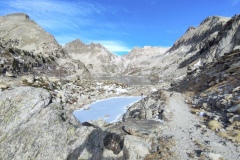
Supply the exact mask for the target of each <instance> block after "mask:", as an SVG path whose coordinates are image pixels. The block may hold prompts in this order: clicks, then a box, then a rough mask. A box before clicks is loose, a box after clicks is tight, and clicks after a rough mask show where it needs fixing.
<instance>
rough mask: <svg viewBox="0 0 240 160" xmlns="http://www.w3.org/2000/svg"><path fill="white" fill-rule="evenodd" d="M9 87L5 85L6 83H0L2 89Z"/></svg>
mask: <svg viewBox="0 0 240 160" xmlns="http://www.w3.org/2000/svg"><path fill="white" fill-rule="evenodd" d="M7 88H8V86H7V85H5V84H0V89H7Z"/></svg>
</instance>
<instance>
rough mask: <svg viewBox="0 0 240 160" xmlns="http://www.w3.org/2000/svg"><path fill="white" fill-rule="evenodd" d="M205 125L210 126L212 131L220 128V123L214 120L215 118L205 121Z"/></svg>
mask: <svg viewBox="0 0 240 160" xmlns="http://www.w3.org/2000/svg"><path fill="white" fill-rule="evenodd" d="M207 126H208V128H210V129H211V130H214V131H216V130H218V129H220V128H222V125H221V124H220V123H219V122H218V121H215V120H211V121H209V122H208V123H207Z"/></svg>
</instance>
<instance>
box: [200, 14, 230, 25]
mask: <svg viewBox="0 0 240 160" xmlns="http://www.w3.org/2000/svg"><path fill="white" fill-rule="evenodd" d="M228 20H230V17H222V16H209V17H207V18H206V19H204V20H203V21H202V22H201V23H200V26H202V25H211V24H213V23H217V22H219V21H228Z"/></svg>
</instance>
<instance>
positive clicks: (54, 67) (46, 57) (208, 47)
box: [0, 13, 240, 80]
mask: <svg viewBox="0 0 240 160" xmlns="http://www.w3.org/2000/svg"><path fill="white" fill-rule="evenodd" d="M237 49H240V15H235V16H234V17H232V18H227V17H219V16H211V17H208V18H206V19H205V20H203V21H202V23H201V24H200V25H199V26H198V27H196V28H195V27H189V29H188V30H187V31H186V32H185V34H184V35H183V36H182V37H180V38H179V39H178V40H177V41H176V42H175V43H174V45H173V46H172V47H170V48H162V47H151V46H146V47H144V48H138V47H135V48H133V49H132V51H130V52H129V53H128V54H127V55H124V56H122V57H120V56H117V55H115V54H113V53H111V52H110V51H109V50H107V49H106V48H105V47H104V46H102V45H101V44H99V43H97V44H95V43H91V44H84V43H83V42H82V41H81V40H79V39H77V40H74V41H72V42H69V43H67V44H66V45H65V46H61V45H59V44H58V43H57V41H56V40H55V39H54V37H53V36H52V35H51V34H49V33H47V32H46V31H45V30H44V29H42V28H41V27H40V26H39V25H38V24H37V23H35V22H34V21H33V20H31V19H30V18H29V16H28V15H26V14H23V13H14V14H10V15H6V16H2V17H0V53H1V54H0V68H1V70H2V71H3V70H4V69H5V70H7V71H8V72H12V73H13V72H14V73H16V72H19V71H16V70H17V68H16V67H23V66H24V65H26V66H28V69H26V70H23V72H24V71H29V72H30V70H31V68H34V67H35V68H38V67H43V66H45V69H43V70H42V73H45V72H46V73H50V72H52V73H54V72H55V73H56V72H60V70H64V71H63V72H64V73H66V75H79V76H82V77H89V76H118V75H134V76H149V77H150V78H151V77H154V78H155V79H157V80H158V79H171V80H174V79H175V80H176V79H181V78H183V77H184V76H185V75H186V74H187V72H189V71H191V70H194V69H196V68H198V67H200V66H202V65H205V64H206V63H209V62H212V61H214V60H215V59H216V58H218V57H221V56H223V55H224V53H228V52H230V51H233V50H237ZM16 50H18V51H16ZM23 52H24V53H25V52H26V53H29V55H28V56H27V57H30V56H32V59H31V58H27V57H26V55H27V54H23ZM34 58H35V59H34ZM36 59H37V60H36ZM23 60H25V61H24V62H23ZM33 60H34V62H35V63H38V65H35V66H33V65H32V64H31V62H32V61H33ZM13 61H17V63H18V64H19V65H15V66H13V65H12V64H13ZM20 64H21V65H20ZM14 67H15V69H14ZM19 70H20V69H19Z"/></svg>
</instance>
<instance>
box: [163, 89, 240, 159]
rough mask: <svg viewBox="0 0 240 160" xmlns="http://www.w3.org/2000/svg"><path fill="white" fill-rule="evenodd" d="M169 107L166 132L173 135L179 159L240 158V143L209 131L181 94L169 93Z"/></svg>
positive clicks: (175, 150) (165, 133) (174, 149)
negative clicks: (237, 143)
mask: <svg viewBox="0 0 240 160" xmlns="http://www.w3.org/2000/svg"><path fill="white" fill-rule="evenodd" d="M166 94H167V95H168V97H169V98H168V99H167V109H166V111H167V112H168V113H169V114H170V115H171V118H170V121H169V122H167V124H166V128H165V129H164V130H163V134H164V135H166V136H172V138H173V140H174V141H175V146H174V147H173V148H172V151H173V152H175V154H176V156H177V159H191V158H192V159H206V158H207V157H208V158H210V159H214V160H215V159H226V160H227V159H229V160H230V159H231V160H237V159H240V146H237V145H234V144H233V143H232V142H230V141H228V140H225V139H223V138H221V137H219V136H217V135H216V133H214V131H212V130H209V129H208V128H207V127H206V126H205V125H203V123H202V122H201V119H200V117H197V115H194V114H192V113H191V112H190V109H189V107H188V105H187V104H186V103H185V97H184V95H183V94H181V93H177V92H173V93H169V92H167V93H166Z"/></svg>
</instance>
